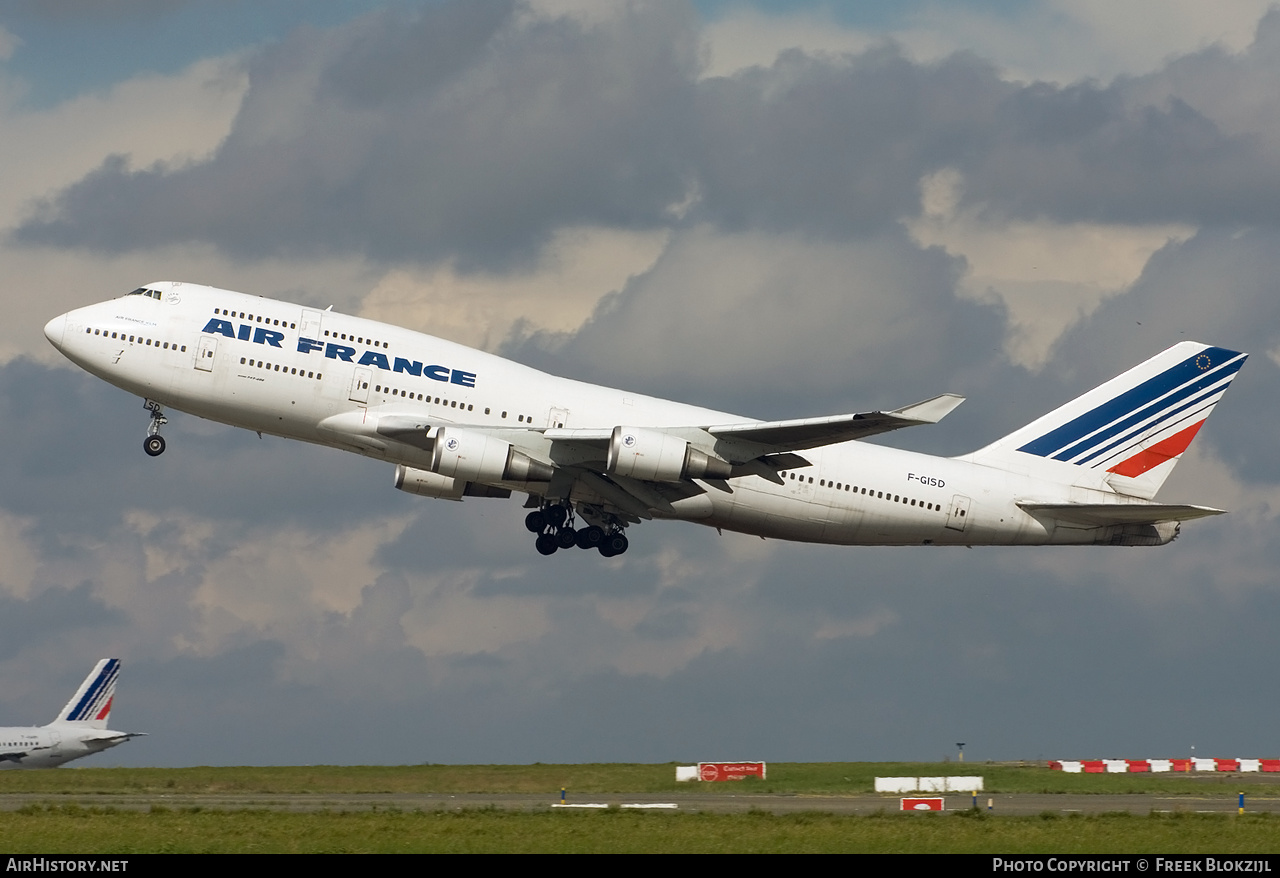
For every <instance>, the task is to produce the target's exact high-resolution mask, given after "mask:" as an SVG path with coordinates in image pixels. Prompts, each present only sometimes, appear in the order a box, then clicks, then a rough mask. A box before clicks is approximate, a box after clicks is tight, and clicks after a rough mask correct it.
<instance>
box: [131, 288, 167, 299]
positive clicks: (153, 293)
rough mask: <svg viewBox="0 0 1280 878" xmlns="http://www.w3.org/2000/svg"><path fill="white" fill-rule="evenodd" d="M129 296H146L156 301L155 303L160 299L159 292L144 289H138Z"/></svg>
mask: <svg viewBox="0 0 1280 878" xmlns="http://www.w3.org/2000/svg"><path fill="white" fill-rule="evenodd" d="M129 295H130V296H146V297H147V298H149V299H156V300H157V301H158V300H159V299H160V291H159V290H149V289H147V288H146V287H138V288H137V289H136V290H134V291H133V292H132V293H129Z"/></svg>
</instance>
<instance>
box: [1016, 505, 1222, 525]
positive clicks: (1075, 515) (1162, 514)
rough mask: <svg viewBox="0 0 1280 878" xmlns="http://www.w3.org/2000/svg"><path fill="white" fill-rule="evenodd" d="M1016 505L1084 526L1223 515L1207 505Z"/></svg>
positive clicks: (1144, 522)
mask: <svg viewBox="0 0 1280 878" xmlns="http://www.w3.org/2000/svg"><path fill="white" fill-rule="evenodd" d="M1018 506H1020V507H1021V508H1023V509H1025V510H1026V511H1027V512H1029V513H1031V514H1032V515H1035V516H1037V517H1045V518H1053V519H1056V520H1058V521H1061V522H1064V523H1067V524H1078V525H1084V526H1086V527H1107V526H1109V525H1114V524H1159V523H1160V522H1162V521H1190V520H1192V519H1194V518H1206V517H1208V516H1210V515H1222V514H1223V513H1225V512H1226V510H1225V509H1214V508H1213V507H1211V506H1173V505H1168V504H1164V503H1019V504H1018Z"/></svg>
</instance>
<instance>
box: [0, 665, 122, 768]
mask: <svg viewBox="0 0 1280 878" xmlns="http://www.w3.org/2000/svg"><path fill="white" fill-rule="evenodd" d="M119 676H120V659H103V660H102V661H100V662H98V664H97V665H96V666H95V667H94V669H93V671H91V672H90V674H89V676H87V677H85V678H84V682H83V683H81V684H80V688H79V689H78V690H77V691H76V694H75V695H73V696H72V697H71V700H70V701H68V702H67V706H66V707H64V708H62V712H61V713H59V714H58V718H57V719H55V720H54V721H53V722H51V723H49V725H47V726H17V727H13V728H7V729H5V728H0V768H57V767H58V766H59V765H62V764H63V763H66V762H70V761H71V760H72V759H81V758H83V757H85V756H92V755H93V754H94V753H101V752H102V751H103V750H106V749H108V748H111V747H114V746H115V745H116V744H123V743H124V742H125V741H127V740H129V739H130V738H137V737H140V736H142V735H143V734H145V733H144V732H113V731H111V730H110V729H108V728H107V722H108V720H110V718H111V702H112V701H113V700H114V699H115V694H116V679H117V678H118V677H119Z"/></svg>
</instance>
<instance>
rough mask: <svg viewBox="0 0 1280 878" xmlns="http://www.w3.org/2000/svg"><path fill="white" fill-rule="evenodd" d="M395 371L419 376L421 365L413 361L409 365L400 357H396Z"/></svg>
mask: <svg viewBox="0 0 1280 878" xmlns="http://www.w3.org/2000/svg"><path fill="white" fill-rule="evenodd" d="M396 371H397V372H408V373H409V374H410V375H421V374H422V364H421V363H419V362H418V361H417V360H414V361H413V362H412V363H411V362H409V361H408V360H406V359H404V358H402V357H396Z"/></svg>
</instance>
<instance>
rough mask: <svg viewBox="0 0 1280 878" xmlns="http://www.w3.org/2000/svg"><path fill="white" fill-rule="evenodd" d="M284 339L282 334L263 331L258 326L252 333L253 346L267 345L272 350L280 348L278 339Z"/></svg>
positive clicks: (267, 330)
mask: <svg viewBox="0 0 1280 878" xmlns="http://www.w3.org/2000/svg"><path fill="white" fill-rule="evenodd" d="M282 338H284V333H283V332H276V331H275V330H273V329H264V328H262V327H261V326H259V327H258V328H257V329H255V330H254V331H253V343H254V344H264V343H265V344H269V345H271V346H272V347H273V348H278V347H280V339H282Z"/></svg>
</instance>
